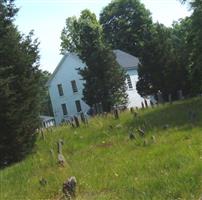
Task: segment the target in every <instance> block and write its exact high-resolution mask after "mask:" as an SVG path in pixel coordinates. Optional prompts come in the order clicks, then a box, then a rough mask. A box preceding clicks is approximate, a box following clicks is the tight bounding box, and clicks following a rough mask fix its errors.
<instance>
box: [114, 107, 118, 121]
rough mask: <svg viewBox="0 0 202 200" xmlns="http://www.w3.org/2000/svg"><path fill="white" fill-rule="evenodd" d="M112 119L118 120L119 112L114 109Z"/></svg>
mask: <svg viewBox="0 0 202 200" xmlns="http://www.w3.org/2000/svg"><path fill="white" fill-rule="evenodd" d="M114 117H115V119H119V111H118V109H117V108H115V110H114Z"/></svg>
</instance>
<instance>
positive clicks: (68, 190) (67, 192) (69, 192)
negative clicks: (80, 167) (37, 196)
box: [39, 139, 77, 200]
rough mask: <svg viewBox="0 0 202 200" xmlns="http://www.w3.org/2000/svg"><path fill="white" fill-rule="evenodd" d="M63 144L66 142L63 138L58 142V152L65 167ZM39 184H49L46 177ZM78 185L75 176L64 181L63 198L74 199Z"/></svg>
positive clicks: (59, 158) (51, 151)
mask: <svg viewBox="0 0 202 200" xmlns="http://www.w3.org/2000/svg"><path fill="white" fill-rule="evenodd" d="M63 144H64V142H63V140H62V139H59V140H58V142H57V153H58V164H59V166H61V167H64V166H65V162H66V161H65V158H64V156H63V153H62V146H63ZM50 153H51V155H52V157H54V151H53V149H51V150H50ZM39 184H40V185H41V186H43V187H44V186H46V185H47V180H46V179H45V178H41V179H40V180H39ZM76 185H77V180H76V178H75V177H74V176H72V177H70V178H68V179H67V180H66V181H65V182H64V183H63V186H62V191H63V195H64V196H63V197H64V198H62V199H68V200H71V199H74V198H75V196H76Z"/></svg>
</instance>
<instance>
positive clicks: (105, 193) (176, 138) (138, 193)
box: [0, 98, 202, 200]
mask: <svg viewBox="0 0 202 200" xmlns="http://www.w3.org/2000/svg"><path fill="white" fill-rule="evenodd" d="M190 111H192V112H194V115H195V116H194V117H193V119H190V116H189V113H190ZM138 128H142V129H145V133H146V135H145V136H144V137H142V136H140V135H139V134H138V132H137V129H138ZM130 132H132V133H134V134H135V139H134V140H130V139H129V133H130ZM59 139H62V140H63V141H64V145H63V155H64V157H65V159H66V163H65V166H64V167H61V166H59V165H58V164H57V141H58V140H59ZM51 149H52V151H54V153H53V154H52V153H51ZM70 176H75V177H76V178H77V182H78V184H77V192H76V194H77V198H76V199H78V200H108V199H112V200H116V199H123V200H130V199H131V200H135V199H137V200H141V199H146V200H147V199H152V200H161V199H169V200H170V199H187V200H192V199H193V200H195V199H196V200H198V199H200V197H202V99H200V98H195V99H190V100H186V101H180V102H175V103H173V104H172V105H169V104H165V105H161V106H159V107H156V108H149V109H147V110H142V111H138V117H134V116H133V114H131V113H130V112H124V113H121V115H120V119H118V120H115V119H114V118H113V116H107V117H105V118H104V117H103V118H101V117H96V118H94V119H91V120H90V121H89V125H88V126H87V127H86V126H84V125H82V126H81V127H80V128H77V129H73V128H71V127H69V126H60V127H57V128H54V130H53V131H52V132H50V131H49V132H46V133H45V139H43V138H42V136H41V135H39V136H38V140H37V143H36V147H35V152H34V153H33V154H31V155H29V156H28V157H27V158H26V159H25V160H24V161H22V162H20V163H17V164H15V165H13V166H10V167H8V168H6V169H3V170H1V171H0V179H1V182H0V183H1V185H0V187H1V188H0V199H2V200H7V199H8V200H17V199H19V200H23V199H30V200H39V199H51V200H56V199H58V200H59V199H62V184H63V182H64V181H65V180H66V179H67V178H68V177H70ZM42 178H44V179H45V180H46V181H47V184H45V185H41V184H40V183H39V181H40V179H42Z"/></svg>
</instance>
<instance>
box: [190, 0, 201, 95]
mask: <svg viewBox="0 0 202 200" xmlns="http://www.w3.org/2000/svg"><path fill="white" fill-rule="evenodd" d="M191 6H192V9H193V14H192V15H191V20H192V23H191V31H190V39H191V40H192V41H191V43H190V68H191V81H192V93H193V94H194V95H195V94H198V93H202V67H201V65H202V56H201V52H202V42H201V41H202V22H201V19H202V1H201V0H194V1H192V3H191Z"/></svg>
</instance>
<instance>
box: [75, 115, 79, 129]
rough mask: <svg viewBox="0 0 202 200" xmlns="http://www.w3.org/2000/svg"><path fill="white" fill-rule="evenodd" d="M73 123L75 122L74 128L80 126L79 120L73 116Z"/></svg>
mask: <svg viewBox="0 0 202 200" xmlns="http://www.w3.org/2000/svg"><path fill="white" fill-rule="evenodd" d="M74 122H75V125H76V127H77V128H78V127H79V126H80V124H79V119H78V117H77V116H74Z"/></svg>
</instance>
